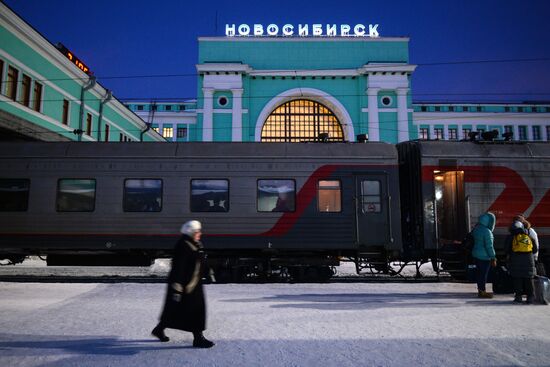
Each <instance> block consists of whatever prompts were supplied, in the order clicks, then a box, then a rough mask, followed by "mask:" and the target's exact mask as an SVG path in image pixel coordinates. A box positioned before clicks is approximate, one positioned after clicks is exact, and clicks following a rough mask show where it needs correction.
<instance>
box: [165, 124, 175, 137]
mask: <svg viewBox="0 0 550 367" xmlns="http://www.w3.org/2000/svg"><path fill="white" fill-rule="evenodd" d="M162 136H163V137H165V138H173V137H174V128H173V127H171V126H165V127H163V128H162Z"/></svg>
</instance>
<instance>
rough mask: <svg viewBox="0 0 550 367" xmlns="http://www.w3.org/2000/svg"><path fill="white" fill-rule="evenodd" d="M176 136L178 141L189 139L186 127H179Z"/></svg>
mask: <svg viewBox="0 0 550 367" xmlns="http://www.w3.org/2000/svg"><path fill="white" fill-rule="evenodd" d="M176 134H177V138H178V139H185V138H187V128H186V127H178V129H177V132H176Z"/></svg>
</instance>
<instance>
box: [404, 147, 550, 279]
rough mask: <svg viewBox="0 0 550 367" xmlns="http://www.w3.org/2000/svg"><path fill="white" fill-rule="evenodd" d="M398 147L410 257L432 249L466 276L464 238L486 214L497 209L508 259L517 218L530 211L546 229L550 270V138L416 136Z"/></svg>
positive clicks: (499, 245)
mask: <svg viewBox="0 0 550 367" xmlns="http://www.w3.org/2000/svg"><path fill="white" fill-rule="evenodd" d="M397 149H398V151H399V160H400V193H401V212H402V227H401V228H402V232H403V254H404V256H405V257H410V258H417V257H418V256H419V254H429V257H430V258H432V259H433V258H437V259H439V260H443V266H444V268H446V270H448V271H450V272H451V273H452V274H453V275H457V276H461V274H460V273H463V272H464V271H465V266H464V265H465V264H464V263H465V261H466V258H465V256H464V255H465V253H464V250H463V249H462V248H461V247H460V246H461V241H462V239H463V238H464V237H465V235H466V234H467V233H468V232H469V231H470V230H471V229H472V228H473V226H474V225H475V224H476V222H477V218H478V217H479V215H480V214H482V213H484V212H485V211H491V212H493V213H494V214H495V215H496V219H497V221H496V227H495V232H494V235H495V244H494V245H495V250H496V252H497V256H498V258H499V260H501V262H502V263H504V261H505V258H506V254H505V239H506V236H507V235H508V228H509V226H510V225H511V223H512V219H513V217H514V216H515V215H517V214H524V215H525V217H526V218H527V220H529V221H530V222H531V223H532V224H533V226H534V228H535V229H536V231H537V233H538V236H539V242H540V247H541V253H540V256H539V259H540V260H541V261H543V262H544V263H545V265H546V267H547V268H548V269H550V252H549V251H548V247H549V246H550V144H548V143H516V142H504V141H496V142H493V141H487V142H484V141H477V142H470V141H467V142H466V141H458V142H449V141H411V142H404V143H401V144H398V145H397ZM424 256H425V255H424ZM462 275H463V274H462Z"/></svg>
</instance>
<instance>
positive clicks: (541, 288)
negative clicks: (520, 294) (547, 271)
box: [533, 275, 550, 305]
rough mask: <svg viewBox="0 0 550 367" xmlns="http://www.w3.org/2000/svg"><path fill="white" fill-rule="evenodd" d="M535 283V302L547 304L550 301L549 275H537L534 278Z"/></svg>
mask: <svg viewBox="0 0 550 367" xmlns="http://www.w3.org/2000/svg"><path fill="white" fill-rule="evenodd" d="M533 283H534V285H535V303H538V304H541V305H547V304H548V303H550V281H549V280H548V278H547V277H543V276H539V275H537V276H536V277H535V278H534V279H533Z"/></svg>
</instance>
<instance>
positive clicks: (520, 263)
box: [506, 228, 538, 278]
mask: <svg viewBox="0 0 550 367" xmlns="http://www.w3.org/2000/svg"><path fill="white" fill-rule="evenodd" d="M518 233H526V234H528V232H527V231H526V230H525V229H523V228H514V229H510V235H508V237H507V238H506V247H507V252H508V255H509V256H510V258H509V261H508V270H509V271H510V275H511V276H512V277H514V278H532V277H533V276H534V275H535V274H536V270H535V259H534V257H533V253H534V252H537V251H538V248H537V244H536V243H535V241H532V242H533V251H532V252H513V251H512V241H513V238H514V236H515V235H516V234H518Z"/></svg>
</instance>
